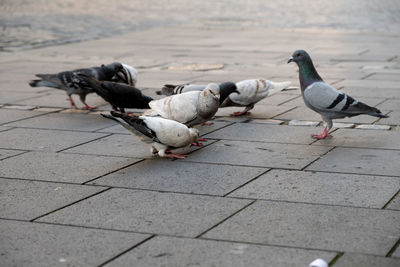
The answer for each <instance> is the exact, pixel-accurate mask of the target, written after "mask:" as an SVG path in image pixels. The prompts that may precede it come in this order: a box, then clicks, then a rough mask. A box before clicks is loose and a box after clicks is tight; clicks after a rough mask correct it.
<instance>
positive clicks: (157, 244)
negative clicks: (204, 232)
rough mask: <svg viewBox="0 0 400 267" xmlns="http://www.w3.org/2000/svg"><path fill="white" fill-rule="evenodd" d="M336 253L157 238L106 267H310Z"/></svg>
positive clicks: (329, 258)
mask: <svg viewBox="0 0 400 267" xmlns="http://www.w3.org/2000/svg"><path fill="white" fill-rule="evenodd" d="M334 256H335V253H330V252H321V251H315V250H302V249H292V248H278V247H271V246H258V245H249V244H241V243H228V242H221V241H212V240H199V239H186V238H173V237H163V236H157V237H155V238H153V239H151V240H149V241H148V242H146V243H145V244H143V245H141V246H140V247H138V248H135V249H133V250H131V251H129V252H128V253H125V254H124V255H122V256H121V257H119V258H117V259H116V260H114V261H111V262H110V263H109V264H107V265H105V266H132V263H135V264H136V265H137V266H143V267H145V266H160V267H161V266H203V267H206V266H218V267H224V266H226V267H231V266H235V267H247V266H254V267H257V266H260V267H264V266H276V267H279V266H281V267H297V266H307V265H308V264H309V263H310V262H311V261H313V260H314V259H316V258H318V257H323V258H324V259H325V260H327V261H330V260H331V259H333V257H334Z"/></svg>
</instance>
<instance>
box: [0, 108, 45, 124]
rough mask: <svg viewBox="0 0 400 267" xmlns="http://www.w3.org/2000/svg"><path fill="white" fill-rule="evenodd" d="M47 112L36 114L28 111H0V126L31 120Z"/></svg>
mask: <svg viewBox="0 0 400 267" xmlns="http://www.w3.org/2000/svg"><path fill="white" fill-rule="evenodd" d="M46 113H48V112H36V111H28V110H12V109H4V108H2V109H0V124H4V123H8V122H12V121H16V120H21V119H26V118H31V117H35V116H41V115H44V114H46Z"/></svg>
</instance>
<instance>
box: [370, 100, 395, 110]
mask: <svg viewBox="0 0 400 267" xmlns="http://www.w3.org/2000/svg"><path fill="white" fill-rule="evenodd" d="M376 107H377V108H379V109H383V110H400V99H394V98H393V99H388V100H386V101H385V102H383V103H381V104H379V105H377V106H376Z"/></svg>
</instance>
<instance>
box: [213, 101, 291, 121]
mask: <svg viewBox="0 0 400 267" xmlns="http://www.w3.org/2000/svg"><path fill="white" fill-rule="evenodd" d="M293 108H294V107H293V106H287V105H282V106H267V105H257V104H256V105H255V107H254V109H252V110H250V114H248V115H244V116H242V117H245V118H257V119H271V118H272V117H275V116H276V115H278V114H281V113H284V112H287V111H288V110H290V109H293ZM242 110H244V107H227V108H220V109H218V112H217V114H215V116H217V117H224V116H230V115H231V114H232V113H234V112H237V111H242Z"/></svg>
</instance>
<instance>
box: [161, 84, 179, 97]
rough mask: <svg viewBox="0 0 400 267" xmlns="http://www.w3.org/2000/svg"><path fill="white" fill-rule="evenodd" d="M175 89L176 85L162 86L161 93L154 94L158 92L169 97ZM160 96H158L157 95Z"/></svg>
mask: <svg viewBox="0 0 400 267" xmlns="http://www.w3.org/2000/svg"><path fill="white" fill-rule="evenodd" d="M175 88H176V85H173V84H164V86H163V87H162V88H161V91H157V92H156V93H157V94H158V92H160V93H161V94H162V95H166V96H170V95H173V94H174V89H175ZM158 95H160V94H158Z"/></svg>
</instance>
